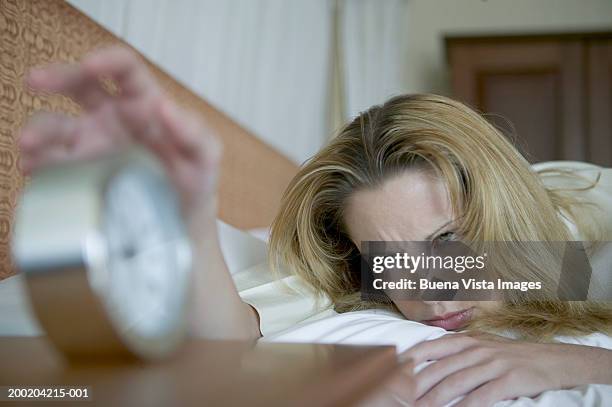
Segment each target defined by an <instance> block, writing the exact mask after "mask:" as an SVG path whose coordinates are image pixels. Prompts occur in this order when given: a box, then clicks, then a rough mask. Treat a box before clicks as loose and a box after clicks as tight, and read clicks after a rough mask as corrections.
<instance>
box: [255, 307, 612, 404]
mask: <svg viewBox="0 0 612 407" xmlns="http://www.w3.org/2000/svg"><path fill="white" fill-rule="evenodd" d="M447 333H448V332H447V331H445V330H443V329H441V328H436V327H430V326H427V325H423V324H420V323H418V322H413V321H408V320H406V319H403V318H402V317H401V316H399V315H398V314H396V313H393V312H390V311H383V310H367V311H356V312H348V313H344V314H337V313H333V314H332V315H330V313H329V312H327V313H326V314H325V315H323V314H322V315H321V316H320V317H314V318H312V319H311V320H310V321H306V322H304V323H302V324H299V325H296V326H294V327H292V328H289V329H287V330H285V331H283V332H280V333H278V334H275V335H272V336H269V337H266V338H264V339H262V340H263V341H267V342H294V343H303V342H310V343H312V342H314V343H334V344H346V345H394V346H395V347H396V351H397V353H401V352H403V351H405V350H407V349H409V348H410V347H412V346H414V345H416V344H417V343H419V342H422V341H425V340H431V339H435V338H439V337H440V336H442V335H445V334H447ZM557 339H558V340H559V341H560V342H565V343H573V344H583V345H591V346H599V347H603V348H607V349H612V338H610V337H609V336H607V335H604V334H592V335H589V336H585V337H581V338H570V337H559V338H557ZM419 368H422V366H419V367H417V369H419ZM611 368H612V367H611ZM452 404H453V403H451V405H452ZM502 406H503V407H510V406H512V407H519V406H537V407H572V406H612V386H608V385H588V386H582V387H578V388H575V389H570V390H555V391H547V392H544V393H542V394H541V395H539V396H538V397H536V398H534V399H531V398H527V397H522V398H519V399H517V400H509V401H503V402H499V403H497V404H496V407H502Z"/></svg>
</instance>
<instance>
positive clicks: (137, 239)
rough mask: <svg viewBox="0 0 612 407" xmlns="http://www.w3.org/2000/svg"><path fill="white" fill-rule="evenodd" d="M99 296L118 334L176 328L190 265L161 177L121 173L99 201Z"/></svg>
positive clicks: (140, 171) (136, 170)
mask: <svg viewBox="0 0 612 407" xmlns="http://www.w3.org/2000/svg"><path fill="white" fill-rule="evenodd" d="M102 234H103V239H104V241H105V245H104V246H105V247H106V250H105V251H106V256H105V257H106V266H105V273H104V274H105V278H104V280H105V282H104V284H103V287H104V288H103V291H104V292H103V293H102V295H103V297H104V298H105V300H106V305H107V309H108V311H109V313H110V314H111V315H112V316H113V320H114V321H115V324H116V325H117V326H116V328H117V329H118V331H119V332H120V333H125V332H128V333H129V334H130V335H131V336H136V337H140V338H154V337H158V336H162V335H165V334H167V333H169V332H172V331H173V330H175V329H176V326H177V325H178V324H180V323H182V315H183V312H184V306H185V297H186V295H187V293H186V290H187V287H188V277H189V270H190V267H191V264H190V252H189V246H188V243H187V242H188V241H187V239H186V237H185V232H184V227H183V223H182V220H181V217H180V211H179V205H178V203H177V200H176V195H175V194H174V193H173V191H172V190H171V188H170V187H169V185H168V184H167V182H166V181H165V178H163V177H161V176H160V175H158V174H156V173H154V172H151V171H147V170H145V169H144V168H142V167H137V166H133V167H127V168H124V169H122V170H121V171H120V172H119V173H117V174H116V175H115V176H114V177H113V178H111V180H110V181H109V183H108V185H107V188H106V191H105V197H104V210H103V222H102Z"/></svg>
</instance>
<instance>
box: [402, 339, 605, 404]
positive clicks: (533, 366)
mask: <svg viewBox="0 0 612 407" xmlns="http://www.w3.org/2000/svg"><path fill="white" fill-rule="evenodd" d="M402 357H406V358H410V359H412V360H413V361H414V364H415V366H418V365H419V364H420V363H423V362H427V361H433V360H436V362H434V363H432V364H430V365H428V366H426V367H425V368H423V370H421V371H420V372H419V373H417V374H415V381H416V398H417V404H416V405H417V406H443V405H445V404H447V403H449V402H451V401H452V400H454V399H456V398H457V397H461V396H465V398H464V399H463V400H461V402H460V403H459V404H457V406H462V407H465V406H489V405H492V404H494V403H495V402H497V401H500V400H507V399H514V398H517V397H520V396H528V397H530V396H536V395H538V394H540V393H542V392H543V391H546V390H552V389H564V388H571V387H576V386H580V385H583V384H588V383H612V377H611V375H612V373H610V366H612V351H610V350H606V349H602V348H595V347H590V346H580V345H566V344H539V343H529V342H520V341H513V340H508V339H505V338H502V337H497V336H493V335H489V336H487V337H483V338H478V337H471V336H469V335H466V334H450V335H446V336H443V337H442V338H439V339H435V340H432V341H427V342H422V343H420V344H418V345H416V346H414V347H413V348H411V349H410V350H408V351H407V352H406V353H404V354H403V355H402Z"/></svg>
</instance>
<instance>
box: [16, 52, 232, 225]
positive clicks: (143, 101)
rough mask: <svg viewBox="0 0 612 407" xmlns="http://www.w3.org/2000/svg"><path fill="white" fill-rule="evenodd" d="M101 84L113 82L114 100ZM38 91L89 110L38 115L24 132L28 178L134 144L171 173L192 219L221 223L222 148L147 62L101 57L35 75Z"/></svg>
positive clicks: (32, 81) (120, 55)
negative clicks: (178, 102)
mask: <svg viewBox="0 0 612 407" xmlns="http://www.w3.org/2000/svg"><path fill="white" fill-rule="evenodd" d="M101 79H107V80H108V79H110V80H111V81H112V83H114V85H115V86H116V92H112V93H111V92H109V91H108V90H107V88H108V86H106V87H105V86H104V85H103V83H102V81H101ZM26 81H27V84H28V85H29V87H30V88H31V89H32V90H33V91H43V92H52V93H61V94H64V95H66V96H69V97H71V98H72V99H73V100H74V101H76V102H77V103H78V104H79V105H80V106H81V107H82V108H83V113H82V114H81V115H79V116H78V117H72V116H67V115H63V114H59V113H51V112H36V113H35V114H34V116H33V117H32V118H31V119H30V120H29V121H28V123H27V124H26V125H25V127H24V128H23V129H22V131H21V135H20V137H19V146H20V149H21V165H22V169H23V171H24V172H25V173H30V172H32V171H36V170H38V169H39V168H41V167H44V166H46V165H49V164H51V163H54V162H58V161H70V160H83V159H89V158H92V157H96V156H99V155H101V154H105V153H108V152H112V151H116V150H119V149H121V148H124V147H126V146H127V145H128V144H130V143H132V142H136V143H140V144H141V145H143V146H145V147H146V148H148V149H149V150H150V151H152V152H153V153H154V154H155V155H156V156H157V157H158V158H159V160H160V161H161V162H162V164H163V165H164V166H165V169H166V172H167V173H168V175H169V177H170V179H171V181H172V182H173V184H174V185H175V187H176V189H177V191H178V193H179V195H180V198H181V202H182V204H183V209H184V212H185V216H186V217H188V218H190V217H191V216H192V215H194V213H195V212H202V211H206V214H207V215H208V216H212V217H214V216H215V198H216V181H217V178H218V172H219V160H220V157H221V143H220V142H219V141H218V140H217V138H216V136H215V135H214V134H213V133H212V131H211V130H210V129H207V128H206V127H205V126H204V124H203V123H202V122H200V121H199V120H198V119H197V118H196V117H195V116H194V115H193V114H191V113H190V112H187V111H185V110H182V109H180V108H179V107H178V106H176V104H175V103H174V102H173V101H172V100H171V99H170V98H168V97H167V96H166V95H164V93H163V92H162V91H161V89H160V87H159V85H158V84H157V83H156V81H155V80H154V79H153V77H152V76H151V74H150V72H149V71H148V69H147V68H146V66H145V64H144V63H143V61H141V60H140V58H139V57H137V56H136V54H135V53H133V52H130V51H129V50H127V49H126V48H120V47H114V48H108V49H105V50H101V51H97V52H95V53H93V54H91V55H89V56H87V57H85V58H84V59H83V61H81V62H80V63H78V64H56V65H50V66H47V67H44V68H40V69H34V70H32V71H31V72H30V74H29V76H28V77H27V78H26Z"/></svg>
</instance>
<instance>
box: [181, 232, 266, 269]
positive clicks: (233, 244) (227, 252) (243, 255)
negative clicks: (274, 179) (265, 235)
mask: <svg viewBox="0 0 612 407" xmlns="http://www.w3.org/2000/svg"><path fill="white" fill-rule="evenodd" d="M217 230H218V231H219V243H220V245H221V252H222V253H223V257H224V258H225V264H227V268H228V269H229V271H230V273H232V274H235V273H237V272H239V271H242V270H246V269H247V268H249V267H253V266H255V265H257V264H260V263H262V262H264V261H266V258H267V253H268V245H267V244H266V242H265V241H263V240H261V239H258V238H256V237H255V236H253V235H252V234H250V233H248V232H245V231H242V230H240V229H237V228H235V227H233V226H231V225H229V224H227V223H225V222H222V221H220V220H217ZM193 249H194V250H197V248H196V247H194V248H193Z"/></svg>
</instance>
